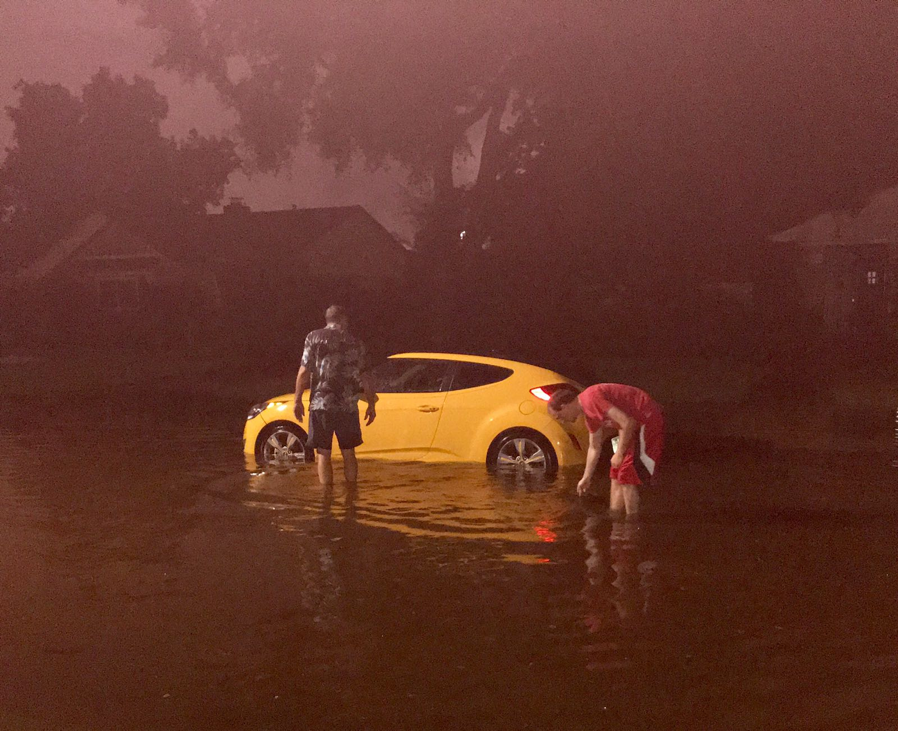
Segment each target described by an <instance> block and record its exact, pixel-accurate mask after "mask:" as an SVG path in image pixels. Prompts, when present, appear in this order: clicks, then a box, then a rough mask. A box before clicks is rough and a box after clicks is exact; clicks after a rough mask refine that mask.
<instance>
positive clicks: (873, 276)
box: [867, 269, 879, 285]
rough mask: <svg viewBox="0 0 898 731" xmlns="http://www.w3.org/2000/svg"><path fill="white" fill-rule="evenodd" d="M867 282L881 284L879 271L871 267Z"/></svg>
mask: <svg viewBox="0 0 898 731" xmlns="http://www.w3.org/2000/svg"><path fill="white" fill-rule="evenodd" d="M867 284H870V285H874V284H879V272H877V271H875V270H873V269H871V270H870V271H868V272H867Z"/></svg>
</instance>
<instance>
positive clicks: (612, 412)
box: [608, 406, 639, 467]
mask: <svg viewBox="0 0 898 731" xmlns="http://www.w3.org/2000/svg"><path fill="white" fill-rule="evenodd" d="M608 418H609V419H611V420H612V421H614V422H616V423H617V424H620V439H619V440H618V442H617V451H616V452H615V453H614V456H613V457H612V461H613V462H614V463H615V464H614V466H615V467H619V466H620V462H621V460H623V458H624V455H625V454H626V453H627V450H628V449H629V448H630V446H631V445H632V444H633V437H634V436H635V435H636V430H637V429H638V428H639V422H638V421H637V420H636V419H634V418H633V417H632V416H629V415H628V414H625V413H624V412H623V411H621V410H620V409H619V408H617V407H616V406H612V407H611V408H609V409H608Z"/></svg>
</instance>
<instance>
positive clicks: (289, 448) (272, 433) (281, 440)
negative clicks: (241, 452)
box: [255, 421, 308, 465]
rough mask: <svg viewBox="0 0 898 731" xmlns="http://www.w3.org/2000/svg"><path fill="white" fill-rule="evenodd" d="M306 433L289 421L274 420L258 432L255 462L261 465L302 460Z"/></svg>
mask: <svg viewBox="0 0 898 731" xmlns="http://www.w3.org/2000/svg"><path fill="white" fill-rule="evenodd" d="M307 436H308V435H307V434H306V433H305V431H303V430H302V429H301V428H300V427H298V426H296V424H291V423H290V422H289V421H276V422H274V423H272V424H269V425H268V426H266V427H265V428H264V429H263V430H262V431H260V432H259V437H258V438H257V439H256V450H255V451H256V462H258V463H259V464H261V465H285V464H295V463H297V462H302V461H303V459H304V457H305V449H306V438H307Z"/></svg>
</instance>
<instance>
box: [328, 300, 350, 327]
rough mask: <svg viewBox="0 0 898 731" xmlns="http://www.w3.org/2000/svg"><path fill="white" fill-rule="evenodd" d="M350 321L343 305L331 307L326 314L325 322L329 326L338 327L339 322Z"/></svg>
mask: <svg viewBox="0 0 898 731" xmlns="http://www.w3.org/2000/svg"><path fill="white" fill-rule="evenodd" d="M348 319H349V316H348V315H347V314H346V308H345V307H343V306H342V305H331V306H330V307H328V308H327V310H326V311H325V313H324V321H325V322H326V323H327V324H328V325H336V324H337V323H338V322H342V321H343V320H348Z"/></svg>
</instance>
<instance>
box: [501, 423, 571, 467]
mask: <svg viewBox="0 0 898 731" xmlns="http://www.w3.org/2000/svg"><path fill="white" fill-rule="evenodd" d="M486 468H487V470H489V471H490V472H502V471H505V470H515V471H523V472H528V473H532V474H548V475H551V474H555V472H557V471H558V456H557V455H556V454H555V449H554V448H553V447H552V444H551V442H549V440H548V439H546V438H545V437H544V436H543V435H542V434H540V433H539V432H537V431H533V430H532V429H510V430H509V431H506V432H503V433H502V434H500V435H499V436H497V437H496V438H495V439H494V440H493V443H492V444H491V445H490V448H489V450H488V451H487V454H486Z"/></svg>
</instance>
